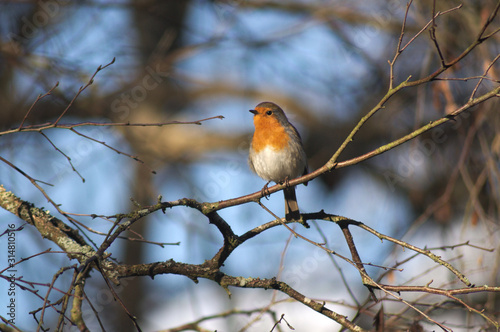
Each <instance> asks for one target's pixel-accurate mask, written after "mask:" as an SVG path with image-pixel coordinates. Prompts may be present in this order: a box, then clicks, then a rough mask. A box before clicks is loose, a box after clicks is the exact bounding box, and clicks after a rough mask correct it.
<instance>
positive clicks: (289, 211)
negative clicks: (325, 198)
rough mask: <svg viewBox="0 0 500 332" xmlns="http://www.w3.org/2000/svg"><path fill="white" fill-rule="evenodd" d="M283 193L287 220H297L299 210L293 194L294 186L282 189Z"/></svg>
mask: <svg viewBox="0 0 500 332" xmlns="http://www.w3.org/2000/svg"><path fill="white" fill-rule="evenodd" d="M283 194H284V195H285V218H286V220H287V221H290V220H299V219H300V211H299V205H298V204H297V196H296V195H295V186H293V187H288V188H285V189H283Z"/></svg>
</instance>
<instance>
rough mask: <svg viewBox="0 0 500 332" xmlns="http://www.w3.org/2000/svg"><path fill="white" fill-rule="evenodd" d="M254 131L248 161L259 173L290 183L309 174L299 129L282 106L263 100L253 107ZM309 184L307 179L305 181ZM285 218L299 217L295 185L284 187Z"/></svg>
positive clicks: (259, 174) (265, 187)
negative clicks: (290, 120) (291, 121)
mask: <svg viewBox="0 0 500 332" xmlns="http://www.w3.org/2000/svg"><path fill="white" fill-rule="evenodd" d="M250 112H251V113H253V114H254V116H253V123H254V126H255V132H254V134H253V137H252V142H251V144H250V154H249V158H248V164H249V165H250V169H251V170H252V171H253V172H255V173H257V175H258V176H260V177H261V178H263V179H264V180H266V181H268V182H267V183H266V185H265V186H264V188H263V189H262V190H263V191H265V190H266V189H267V185H268V184H269V182H271V181H273V182H276V183H288V181H289V180H291V179H294V178H296V177H299V176H302V175H304V174H307V157H306V153H305V152H304V147H303V145H302V139H301V138H300V135H299V132H298V131H297V129H295V127H294V126H293V125H292V124H291V123H290V122H289V121H288V119H287V117H286V115H285V113H284V112H283V110H282V109H281V108H280V107H279V106H278V105H276V104H274V103H271V102H262V103H260V104H259V105H257V106H256V107H255V109H253V110H250ZM304 184H305V185H307V183H304ZM283 194H284V196H285V218H286V220H288V221H289V220H292V219H293V220H298V219H300V212H299V206H298V205H297V197H296V196H295V186H292V187H286V188H285V189H284V190H283Z"/></svg>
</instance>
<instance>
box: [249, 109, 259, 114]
mask: <svg viewBox="0 0 500 332" xmlns="http://www.w3.org/2000/svg"><path fill="white" fill-rule="evenodd" d="M249 112H250V113H253V114H254V115H256V114H257V113H259V112H257V111H256V110H249Z"/></svg>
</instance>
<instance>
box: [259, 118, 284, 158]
mask: <svg viewBox="0 0 500 332" xmlns="http://www.w3.org/2000/svg"><path fill="white" fill-rule="evenodd" d="M253 123H254V125H255V132H254V134H253V139H252V147H253V149H254V150H255V152H257V153H258V152H259V151H261V150H262V149H264V148H266V147H272V148H273V149H275V150H281V149H283V148H285V147H286V145H287V144H288V140H289V137H288V134H287V133H286V131H285V128H284V127H283V126H282V125H281V124H280V123H279V122H278V120H277V119H276V118H275V117H270V116H266V115H262V114H257V115H255V116H254V118H253Z"/></svg>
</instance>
